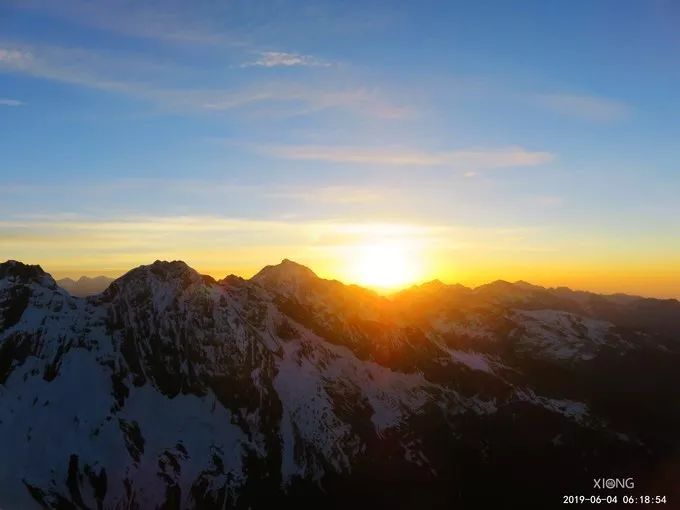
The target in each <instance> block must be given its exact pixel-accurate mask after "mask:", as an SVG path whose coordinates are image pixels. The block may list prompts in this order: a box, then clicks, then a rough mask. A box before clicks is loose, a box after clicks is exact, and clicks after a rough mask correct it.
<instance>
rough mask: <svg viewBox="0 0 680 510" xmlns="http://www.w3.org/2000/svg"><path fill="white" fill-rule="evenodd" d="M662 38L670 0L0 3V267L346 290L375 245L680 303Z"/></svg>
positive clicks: (679, 12)
mask: <svg viewBox="0 0 680 510" xmlns="http://www.w3.org/2000/svg"><path fill="white" fill-rule="evenodd" d="M679 24H680V5H678V4H677V3H675V2H672V1H638V2H635V1H630V2H620V1H618V2H614V1H611V2H608V1H600V2H590V1H575V2H532V1H526V2H502V1H496V2H490V1H482V2H434V1H424V2H423V1H420V2H373V1H366V2H334V1H313V2H306V1H295V2H293V1H290V2H289V1H272V2H245V1H229V2H216V1H209V2H208V1H206V2H179V1H175V0H169V1H162V2H161V1H136V2H132V1H110V2H91V1H87V0H65V1H62V2H51V1H47V0H45V1H42V0H25V1H19V0H16V1H14V0H9V1H5V2H3V3H2V5H1V6H0V133H1V134H2V136H1V137H0V154H1V155H2V156H1V158H2V159H1V160H0V161H1V164H0V179H1V182H2V187H1V188H0V214H1V215H2V220H0V258H19V259H22V260H26V261H27V262H35V263H41V264H43V266H45V267H46V268H47V269H49V270H51V271H52V272H54V273H55V274H56V275H77V274H81V273H86V274H90V273H92V274H94V273H97V274H98V273H106V274H119V273H120V272H122V271H124V270H125V269H127V268H129V267H130V266H132V265H136V264H141V263H148V262H150V261H151V260H153V258H173V257H176V258H183V259H185V260H187V261H188V262H189V263H191V264H192V265H194V266H196V267H197V268H198V269H201V270H204V271H207V272H210V273H213V274H216V275H219V274H226V273H227V272H231V271H233V272H237V273H242V274H246V275H247V274H249V273H252V272H253V271H255V270H257V268H258V267H259V266H261V265H262V264H264V263H272V262H275V261H276V260H278V259H280V258H282V257H293V258H297V259H300V260H301V261H303V262H306V263H309V264H310V265H312V267H316V268H319V271H320V273H322V274H324V275H329V276H338V277H341V278H343V279H347V280H352V277H351V271H350V269H349V268H348V267H347V266H348V265H349V264H350V262H348V260H347V258H348V257H349V258H351V252H352V247H356V246H364V245H366V244H367V243H369V244H370V243H375V242H382V241H381V239H382V240H384V239H387V241H389V242H391V241H393V240H394V239H397V241H399V242H400V243H401V242H402V241H403V242H404V243H406V244H408V245H409V246H411V247H417V249H416V248H414V250H415V252H414V253H415V254H412V255H411V256H414V257H418V258H419V259H422V260H425V261H426V262H425V263H424V264H425V266H426V268H427V269H426V270H422V271H421V272H420V273H422V274H421V276H422V279H424V278H426V277H430V276H441V277H443V279H446V280H450V281H454V280H455V281H459V280H460V281H463V282H467V283H481V282H482V281H484V280H486V279H493V278H506V279H514V278H524V279H531V280H534V281H537V282H538V283H545V284H559V283H563V284H567V285H573V286H580V287H585V288H593V289H594V290H602V291H619V290H621V291H623V290H627V291H634V292H639V293H645V294H655V295H669V296H680V240H679V239H678V237H679V236H678V235H677V232H678V231H679V227H680V220H679V218H680V200H678V199H677V196H678V192H679V191H680V171H679V170H680V169H679V168H678V161H680V158H679V156H680V154H679V153H680V144H678V142H677V141H678V139H680V136H679V135H680V123H679V122H677V121H676V119H677V118H678V117H679V116H678V114H679V113H680V111H679V110H680V94H679V93H678V90H680V56H679V55H680V51H679V50H680V32H678V30H677V27H678V26H679ZM348 232H349V233H348ZM376 239H378V241H376ZM348 253H349V254H350V255H348ZM422 260H421V262H422ZM343 268H344V269H343ZM420 273H419V274H420Z"/></svg>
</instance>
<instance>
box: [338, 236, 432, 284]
mask: <svg viewBox="0 0 680 510" xmlns="http://www.w3.org/2000/svg"><path fill="white" fill-rule="evenodd" d="M419 259H420V257H418V256H417V253H415V250H414V248H413V247H412V246H409V245H408V243H405V242H400V241H385V242H379V243H375V244H365V245H360V246H357V247H356V248H355V249H353V250H352V261H351V262H350V266H351V271H350V273H351V276H352V280H354V281H355V282H356V283H358V284H359V285H363V286H366V287H372V288H374V289H378V290H395V289H398V288H400V287H405V286H407V285H410V284H413V283H415V282H416V281H418V280H419V279H420V278H421V275H422V269H421V266H420V262H419Z"/></svg>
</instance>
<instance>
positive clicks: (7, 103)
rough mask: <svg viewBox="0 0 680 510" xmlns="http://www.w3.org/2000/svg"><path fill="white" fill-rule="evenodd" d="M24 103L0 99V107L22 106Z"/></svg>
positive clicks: (16, 100)
mask: <svg viewBox="0 0 680 510" xmlns="http://www.w3.org/2000/svg"><path fill="white" fill-rule="evenodd" d="M25 104H26V103H24V102H23V101H19V100H18V99H7V98H0V106H23V105H25Z"/></svg>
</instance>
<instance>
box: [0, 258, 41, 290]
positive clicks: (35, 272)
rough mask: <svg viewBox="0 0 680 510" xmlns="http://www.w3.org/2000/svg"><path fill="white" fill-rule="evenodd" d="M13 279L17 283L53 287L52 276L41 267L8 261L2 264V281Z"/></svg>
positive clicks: (0, 276) (0, 265) (0, 268)
mask: <svg viewBox="0 0 680 510" xmlns="http://www.w3.org/2000/svg"><path fill="white" fill-rule="evenodd" d="M5 278H12V279H13V280H14V281H16V282H17V283H30V282H36V283H39V284H41V285H48V286H49V285H53V284H54V280H53V279H52V276H51V275H50V274H48V273H46V272H45V271H43V268H42V267H40V266H39V265H30V264H24V263H23V262H19V261H18V260H8V261H6V262H3V263H1V264H0V280H2V279H5Z"/></svg>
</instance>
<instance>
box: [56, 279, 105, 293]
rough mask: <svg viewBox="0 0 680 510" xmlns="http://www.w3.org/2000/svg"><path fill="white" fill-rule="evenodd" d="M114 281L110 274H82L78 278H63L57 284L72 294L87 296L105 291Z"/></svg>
mask: <svg viewBox="0 0 680 510" xmlns="http://www.w3.org/2000/svg"><path fill="white" fill-rule="evenodd" d="M112 281H113V278H109V277H108V276H95V277H92V278H90V277H88V276H81V277H80V278H79V279H78V280H73V279H71V278H62V279H61V280H57V285H59V286H60V287H61V288H62V289H65V290H67V291H68V293H69V294H71V295H72V296H78V297H85V296H93V295H94V294H99V293H100V292H104V290H105V289H106V288H107V287H108V286H109V284H110V283H111V282H112Z"/></svg>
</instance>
